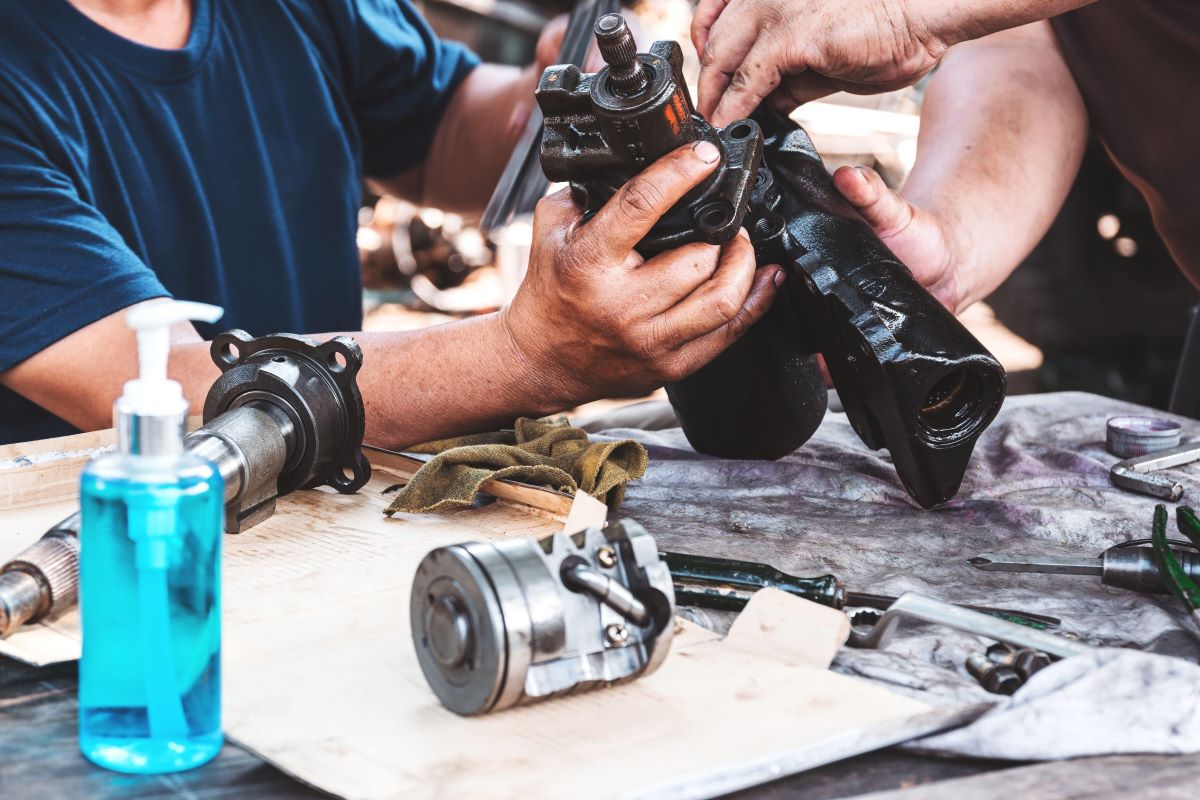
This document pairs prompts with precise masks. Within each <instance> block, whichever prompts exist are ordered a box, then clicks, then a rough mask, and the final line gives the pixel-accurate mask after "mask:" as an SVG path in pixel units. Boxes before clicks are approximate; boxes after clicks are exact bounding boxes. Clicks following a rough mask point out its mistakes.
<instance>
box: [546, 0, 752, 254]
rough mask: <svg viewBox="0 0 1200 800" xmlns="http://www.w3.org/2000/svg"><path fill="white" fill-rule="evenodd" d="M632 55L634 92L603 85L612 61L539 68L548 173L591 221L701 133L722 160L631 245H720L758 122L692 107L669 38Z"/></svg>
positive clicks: (740, 195) (743, 188) (743, 187)
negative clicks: (708, 115)
mask: <svg viewBox="0 0 1200 800" xmlns="http://www.w3.org/2000/svg"><path fill="white" fill-rule="evenodd" d="M601 19H602V20H603V19H605V18H603V17H602V18H601ZM637 58H638V59H639V60H640V61H641V63H642V64H643V66H644V69H645V70H646V71H647V72H648V73H649V81H648V83H647V85H646V86H645V87H644V88H643V89H642V90H641V91H640V92H638V93H637V94H635V95H626V94H623V93H621V92H619V91H617V90H616V88H615V87H612V86H610V82H609V80H608V76H609V72H610V70H611V69H612V66H606V67H604V68H603V69H601V70H600V71H599V72H596V73H583V72H580V71H579V68H578V67H576V66H574V65H566V66H557V67H550V68H549V69H547V70H546V71H545V73H544V74H543V75H542V79H541V80H540V81H539V82H538V88H537V101H538V105H539V107H540V108H541V111H542V115H543V117H544V118H545V131H544V132H543V134H542V169H543V170H544V171H545V173H546V177H547V178H549V179H550V180H552V181H570V182H571V191H572V195H573V196H574V198H575V200H576V202H578V203H579V205H580V206H581V207H582V208H583V210H584V214H585V217H586V218H588V219H590V218H591V217H592V215H594V214H595V213H596V212H597V211H599V210H600V207H601V206H603V205H604V204H605V203H606V202H608V199H609V198H610V197H612V196H613V194H614V193H616V192H617V191H618V190H619V189H620V188H621V186H622V185H623V184H624V183H625V182H626V181H627V180H629V179H630V178H632V177H633V176H634V175H636V174H637V173H639V172H641V171H642V169H643V168H645V167H646V166H647V165H649V164H650V163H652V162H654V161H655V160H656V159H658V158H659V157H661V156H663V155H666V154H667V153H669V152H670V151H671V150H674V149H675V148H677V147H679V146H680V145H683V144H688V143H691V142H698V141H700V140H701V139H706V140H708V141H710V142H712V143H713V144H715V145H716V146H717V147H718V149H720V151H721V165H720V166H719V167H718V168H717V169H716V170H715V171H714V172H713V174H712V175H710V176H709V177H708V178H706V179H705V180H704V182H703V183H701V184H700V185H699V186H697V187H696V188H694V189H692V190H691V191H690V192H688V193H687V194H686V195H685V196H684V197H683V198H682V199H681V200H680V201H679V202H678V203H676V204H675V206H674V207H673V208H672V209H671V210H670V211H669V212H668V213H667V214H666V215H665V216H664V217H663V218H662V219H661V220H660V222H659V224H658V225H656V226H655V228H654V231H653V232H652V233H651V234H650V235H649V236H647V237H646V238H645V239H643V240H642V242H641V243H640V244H639V246H638V251H639V252H641V253H642V255H645V256H650V255H653V254H654V253H658V252H661V251H663V250H668V249H670V248H673V247H678V246H679V245H681V244H687V243H688V242H696V241H701V242H709V243H711V244H724V243H725V242H728V241H729V240H730V239H732V238H733V237H734V236H735V235H736V234H737V231H738V228H740V227H741V225H742V220H743V218H744V217H745V216H746V211H747V208H748V204H749V201H750V188H751V184H752V182H753V180H754V175H755V171H756V170H757V169H758V164H759V161H760V159H761V157H762V137H761V136H760V135H759V131H758V125H757V124H756V123H754V122H753V121H752V120H740V121H738V122H735V123H733V124H732V125H729V126H727V127H725V128H714V127H713V126H711V125H709V124H708V123H707V122H706V121H705V120H704V118H703V117H701V116H700V115H698V114H697V113H696V112H695V109H694V108H693V106H692V100H691V97H690V96H689V95H688V89H687V85H686V84H685V83H684V82H683V76H682V68H683V52H682V51H681V50H680V49H679V45H678V44H676V43H675V42H655V44H654V46H653V47H651V48H650V52H649V53H639V54H637Z"/></svg>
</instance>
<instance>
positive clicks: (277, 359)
mask: <svg viewBox="0 0 1200 800" xmlns="http://www.w3.org/2000/svg"><path fill="white" fill-rule="evenodd" d="M271 360H272V361H274V362H275V363H276V364H282V363H283V362H285V361H287V358H286V357H285V356H275V357H274V358H272V359H271Z"/></svg>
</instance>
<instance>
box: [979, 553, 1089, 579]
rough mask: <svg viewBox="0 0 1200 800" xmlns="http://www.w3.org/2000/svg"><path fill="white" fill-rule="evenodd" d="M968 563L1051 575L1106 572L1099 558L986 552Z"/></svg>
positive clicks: (986, 569) (988, 568) (995, 569)
mask: <svg viewBox="0 0 1200 800" xmlns="http://www.w3.org/2000/svg"><path fill="white" fill-rule="evenodd" d="M967 563H968V564H970V565H971V566H972V567H975V568H976V569H981V570H983V571H984V572H1041V573H1047V574H1050V575H1093V576H1095V577H1097V578H1099V577H1100V576H1101V575H1103V574H1104V561H1103V560H1102V559H1099V558H1076V557H1074V556H1030V555H1008V554H1006V555H999V554H997V553H984V554H982V555H978V556H975V558H972V559H969V560H968V561H967Z"/></svg>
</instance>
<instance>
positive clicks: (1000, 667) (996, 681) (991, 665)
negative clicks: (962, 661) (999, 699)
mask: <svg viewBox="0 0 1200 800" xmlns="http://www.w3.org/2000/svg"><path fill="white" fill-rule="evenodd" d="M966 667H967V672H969V673H970V674H971V676H972V677H973V678H975V680H977V681H979V685H980V686H982V687H983V688H984V689H985V690H987V691H989V692H991V693H992V694H1013V693H1014V692H1016V691H1017V689H1019V688H1021V684H1022V683H1024V681H1023V680H1022V679H1021V676H1020V675H1018V674H1017V671H1016V670H1015V669H1013V668H1012V667H1010V666H1007V665H1004V664H997V663H995V662H993V661H992V660H991V659H989V658H988V657H987V656H986V655H984V654H983V653H972V654H971V655H969V656H967V663H966Z"/></svg>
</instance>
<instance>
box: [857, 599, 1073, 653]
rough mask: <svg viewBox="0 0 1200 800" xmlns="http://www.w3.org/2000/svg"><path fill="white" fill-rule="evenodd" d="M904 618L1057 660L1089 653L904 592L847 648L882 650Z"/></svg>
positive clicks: (1036, 632) (1058, 639) (995, 619)
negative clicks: (1012, 646) (1042, 654)
mask: <svg viewBox="0 0 1200 800" xmlns="http://www.w3.org/2000/svg"><path fill="white" fill-rule="evenodd" d="M905 618H908V619H915V620H917V621H919V622H928V623H931V624H934V625H944V626H946V627H947V628H954V629H955V630H959V631H963V632H964V633H973V634H976V635H978V636H986V637H987V638H989V639H995V640H996V641H998V642H1007V643H1008V644H1012V645H1016V646H1018V647H1028V648H1030V649H1032V650H1037V651H1040V652H1042V653H1048V654H1049V655H1052V656H1056V657H1058V658H1067V657H1069V656H1075V655H1081V654H1083V653H1087V652H1090V651H1091V650H1092V648H1091V647H1090V646H1089V645H1086V644H1083V643H1082V642H1076V641H1073V640H1071V639H1066V638H1064V637H1062V636H1055V635H1054V634H1052V633H1046V632H1045V631H1040V630H1036V629H1034V628H1031V627H1029V626H1027V625H1019V624H1017V623H1015V622H1009V621H1008V620H1005V619H1000V618H998V617H993V616H991V615H990V614H984V613H982V612H980V611H973V610H971V609H969V608H963V607H962V606H956V605H954V604H953V603H947V602H945V601H943V600H937V599H935V598H932V597H926V596H925V595H923V594H918V593H917V592H905V593H904V594H902V595H900V597H899V598H897V599H896V602H894V603H892V605H891V607H890V608H888V610H887V611H885V612H883V616H882V617H880V618H879V621H878V622H876V623H875V624H874V625H872V626H871V627H870V628H869V629H867V630H862V628H861V626H858V625H855V626H854V627H852V628H851V630H850V640H849V644H850V646H851V647H871V648H876V649H883V648H885V647H887V645H888V642H890V641H891V639H892V634H894V633H895V632H896V628H898V627H899V626H900V620H902V619H905Z"/></svg>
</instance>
